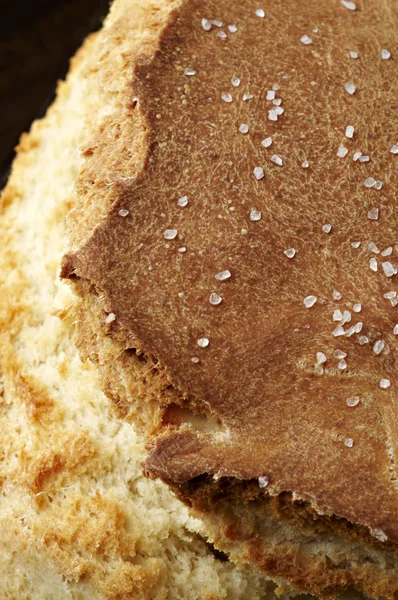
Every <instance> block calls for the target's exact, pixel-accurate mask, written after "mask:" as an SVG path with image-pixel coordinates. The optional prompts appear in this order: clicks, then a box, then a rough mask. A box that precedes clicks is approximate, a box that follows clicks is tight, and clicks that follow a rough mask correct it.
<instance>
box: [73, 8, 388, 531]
mask: <svg viewBox="0 0 398 600" xmlns="http://www.w3.org/2000/svg"><path fill="white" fill-rule="evenodd" d="M262 6H263V10H264V15H265V16H262V15H263V13H262V12H261V11H260V12H259V11H258V8H259V7H258V3H257V2H255V1H254V0H246V2H238V1H235V0H234V1H231V0H218V1H217V2H212V1H208V2H203V1H200V0H190V1H189V2H188V1H185V2H183V3H182V4H181V5H180V6H178V7H175V8H174V9H173V11H170V18H169V21H168V23H167V25H165V27H164V28H163V30H162V34H161V35H160V37H159V48H158V49H157V50H156V51H155V52H154V53H153V55H152V56H151V57H150V58H148V56H146V57H145V59H144V58H142V59H139V60H138V61H137V64H136V65H135V68H134V75H133V78H132V82H131V86H130V87H129V88H128V90H126V92H125V96H124V113H123V114H122V115H119V116H118V117H117V119H118V120H117V121H116V125H117V127H112V128H111V127H108V128H105V130H104V131H102V132H101V134H99V135H100V136H102V137H101V138H99V143H98V145H97V146H96V145H95V144H93V145H92V148H91V149H90V152H89V153H87V154H86V167H85V171H84V172H83V174H82V178H81V181H80V200H81V206H82V207H86V208H87V205H86V204H85V202H86V199H87V194H88V193H89V192H88V191H87V190H89V189H90V186H91V185H94V186H96V187H95V190H96V194H97V202H98V204H99V205H100V207H102V208H101V210H103V207H104V206H105V205H106V216H105V217H103V215H102V216H101V219H97V221H96V223H95V225H94V226H93V225H91V226H90V228H88V229H87V228H85V229H84V235H82V236H80V239H74V240H73V246H72V248H71V250H70V252H69V253H68V254H67V256H66V257H65V259H64V266H63V276H64V277H73V278H77V281H78V282H88V284H89V286H91V287H90V290H91V291H90V293H91V294H94V293H95V294H97V295H99V296H101V297H102V298H103V306H104V312H103V321H102V322H101V323H98V327H99V328H100V329H103V328H104V327H108V330H109V335H110V336H112V337H113V338H114V339H115V340H117V341H118V343H120V344H121V346H122V347H123V348H129V347H134V348H137V349H139V350H140V351H143V352H144V353H146V354H148V355H152V356H154V357H156V359H157V360H158V361H159V364H160V365H161V366H162V367H163V368H164V369H165V372H166V374H167V377H168V379H169V381H170V385H171V386H173V388H174V389H175V390H176V391H177V393H178V395H179V397H180V398H182V399H183V401H184V402H185V404H186V406H188V407H190V408H191V409H193V410H194V412H196V413H201V414H204V415H207V416H208V417H209V418H210V420H211V422H212V423H213V427H214V429H215V430H216V431H212V432H209V431H202V430H201V429H200V428H198V427H196V426H193V425H192V424H191V425H190V424H189V423H188V424H185V425H182V426H181V427H177V426H169V427H164V428H161V430H160V432H159V434H158V436H157V439H156V441H155V442H154V444H153V447H152V449H151V450H150V453H149V457H148V459H147V461H146V468H147V470H148V471H150V472H152V473H153V474H155V475H157V476H160V477H161V478H162V479H164V480H166V481H168V482H172V483H181V482H184V481H187V480H189V479H191V478H193V477H196V476H198V475H201V474H204V473H207V474H212V475H215V476H217V477H220V476H229V477H236V478H238V479H252V478H258V477H261V476H266V477H267V478H268V481H269V484H268V489H269V491H270V493H271V494H278V493H280V492H283V491H286V492H293V493H294V494H295V495H297V497H300V498H302V499H303V500H305V501H309V502H311V503H312V504H313V505H314V506H315V507H316V508H317V509H318V510H319V511H324V512H326V513H328V514H331V513H333V514H336V515H338V516H341V517H344V518H346V519H348V520H350V521H352V522H354V523H356V524H361V525H365V526H367V527H369V528H371V529H372V531H375V532H376V535H379V537H380V535H381V534H380V532H379V531H378V530H381V532H382V533H383V534H385V535H386V536H387V537H389V538H391V539H393V540H395V541H398V500H397V483H396V479H397V475H396V467H395V453H396V451H397V440H398V431H397V428H398V422H397V418H396V412H397V402H398V395H397V386H398V381H397V377H396V371H397V366H396V352H397V342H396V337H395V335H394V333H393V331H394V326H395V324H396V322H397V320H398V319H397V312H396V311H397V309H396V307H395V306H393V304H394V303H395V301H394V298H395V296H394V294H389V293H390V292H394V291H395V288H396V275H395V266H394V265H396V266H398V258H397V250H396V248H395V242H396V224H397V208H396V204H395V198H394V193H395V178H396V174H397V162H396V161H397V158H396V157H395V156H394V155H393V154H392V153H391V152H390V148H391V147H392V146H393V144H395V143H396V142H397V139H398V124H397V122H396V121H394V120H393V119H392V115H393V114H394V113H395V110H396V109H397V97H398V94H397V91H398V90H397V87H398V83H397V82H398V73H397V63H396V60H395V59H394V56H392V57H391V58H390V59H383V58H382V55H381V50H382V49H383V48H385V49H391V51H392V49H393V48H394V47H395V46H394V44H395V42H396V39H395V38H394V36H395V35H396V34H395V32H396V30H397V27H398V5H396V4H395V3H393V2H389V3H380V2H379V1H378V0H368V2H366V3H365V2H363V3H362V2H361V1H357V2H356V6H357V10H355V11H351V10H348V9H347V8H346V7H345V6H343V5H342V3H341V2H340V1H338V0H333V1H330V0H318V1H315V0H311V1H308V2H302V0H291V1H290V2H283V1H282V0H272V2H271V1H264V2H263V3H262ZM256 11H257V12H256ZM202 19H216V20H220V21H221V22H222V23H223V25H222V26H218V24H217V23H209V25H210V26H211V28H210V30H208V27H209V25H208V22H207V21H203V22H202ZM228 25H229V26H235V27H228ZM236 28H237V30H235V29H236ZM303 36H308V37H309V38H310V40H311V43H308V39H307V38H306V37H303ZM350 51H355V52H358V58H351V57H350V54H349V52H350ZM238 80H239V83H238ZM346 84H353V85H354V86H355V91H354V87H351V86H350V85H346ZM273 92H274V93H273ZM350 92H354V93H350ZM278 99H281V100H282V102H281V104H278ZM273 100H277V102H274V101H273ZM281 107H282V109H283V111H282V110H281ZM275 111H276V112H275ZM278 113H279V114H278ZM275 117H276V119H275ZM242 125H247V126H248V132H247V133H244V132H245V131H246V127H242ZM347 126H353V127H354V134H353V137H347V136H346V133H347V134H348V135H350V130H346V128H347ZM134 132H135V133H134ZM138 132H139V135H138ZM137 136H138V137H137ZM267 138H272V145H269V142H264V144H262V141H263V140H265V139H267ZM104 139H105V142H104ZM137 139H139V147H138V146H137V145H136V144H137ZM132 147H134V148H135V151H136V152H139V153H140V154H139V155H140V161H141V162H139V161H137V156H136V155H135V157H134V156H133V153H132V154H131V156H130V155H129V154H128V152H129V148H132ZM137 148H138V150H137ZM339 148H340V150H339ZM345 149H347V152H346V150H345ZM121 150H123V152H121ZM355 152H361V153H362V156H369V157H370V159H369V161H368V162H367V161H366V159H365V160H364V159H363V158H361V159H358V158H357V160H353V158H354V156H357V155H354V153H355ZM338 154H339V155H341V156H339V155H338ZM115 156H119V157H120V159H119V160H120V161H121V162H122V166H123V169H120V168H119V167H120V164H119V165H118V168H117V169H116V171H117V176H116V175H115V176H114V177H112V173H115V167H114V165H115ZM280 159H281V160H280ZM361 160H362V162H361ZM305 161H308V165H309V166H308V167H307V166H306V165H307V163H306V162H305ZM130 162H131V165H132V170H131V172H130V173H129V165H130ZM281 162H282V164H280V163H281ZM138 163H139V166H138V167H137V164H138ZM259 168H261V169H262V170H261V171H260V170H256V171H255V169H259ZM105 172H107V173H108V174H109V173H110V177H111V181H105V179H104V173H105ZM87 173H89V175H90V177H88V175H87ZM96 173H97V174H98V175H97V176H96V175H95V174H96ZM255 174H257V177H256V176H255ZM262 175H264V176H262ZM260 176H261V177H260ZM369 177H371V178H373V179H374V180H375V181H376V182H378V181H381V182H382V184H383V186H382V188H381V189H377V188H378V187H379V184H376V185H375V186H374V185H373V187H369V186H370V184H371V183H372V181H370V180H369V179H368V178H369ZM366 180H367V183H366V185H365V184H364V182H365V181H366ZM109 186H111V195H112V204H111V205H109V204H107V198H108V197H109V193H110V192H109V189H110V188H109ZM106 194H107V196H106V197H105V195H106ZM185 196H186V197H187V200H188V203H187V205H186V206H180V205H179V203H178V200H179V199H181V198H183V197H185ZM101 203H102V204H101ZM180 204H185V202H184V201H181V202H180ZM89 209H90V210H91V212H93V211H94V210H95V209H94V208H92V207H91V206H90V207H89ZM375 209H377V211H376V210H375ZM120 211H122V212H120ZM124 211H128V213H125V212H124ZM101 214H102V213H101ZM122 215H125V216H122ZM376 217H377V218H376ZM74 218H75V220H74V221H73V220H72V222H73V223H74V224H76V222H77V223H78V222H79V221H78V219H77V220H76V215H75V217H74ZM328 224H330V225H331V229H329V227H324V226H325V225H328ZM357 242H360V245H358V244H357ZM390 247H391V248H392V250H391V254H389V253H390V250H389V248H390ZM288 249H294V250H295V254H294V256H293V257H289V256H288V254H290V255H291V254H293V253H292V252H290V253H289V252H288V253H286V251H287V250H288ZM376 267H377V271H376V270H375V269H376ZM227 270H228V271H229V272H230V274H231V275H230V277H227V278H225V279H224V280H222V277H221V276H220V277H219V278H216V275H217V274H219V273H221V272H223V271H227ZM85 289H88V288H85ZM386 294H389V297H387V298H386V297H385V295H386ZM305 299H307V300H306V302H304V300H305ZM315 300H316V301H315ZM306 304H307V305H308V306H306ZM359 304H360V305H361V306H360V307H359V306H358V305H359ZM310 305H311V306H310ZM358 310H360V312H356V311H358ZM109 313H113V314H114V315H115V320H114V321H113V322H111V325H110V327H109V326H108V325H109V322H108V325H105V319H106V317H107V314H108V315H109ZM334 319H335V320H334ZM341 319H342V320H341ZM353 328H354V329H353ZM203 338H206V339H208V340H209V344H208V346H207V347H201V346H200V345H198V340H201V339H203ZM204 344H205V343H202V346H203V345H204ZM383 344H384V346H383ZM379 350H380V352H379ZM338 351H340V352H338ZM319 353H322V354H319ZM343 354H345V355H346V356H343ZM322 355H324V357H323V356H322ZM324 358H326V362H324ZM387 380H388V382H389V383H390V385H389V387H381V385H387V383H386V381H387ZM381 381H385V383H382V384H380V382H381ZM352 398H359V401H358V402H357V401H356V400H355V401H351V404H355V406H349V405H348V404H349V403H347V399H352ZM188 421H189V419H188ZM376 497H377V502H375V498H376Z"/></svg>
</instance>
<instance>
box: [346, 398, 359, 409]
mask: <svg viewBox="0 0 398 600" xmlns="http://www.w3.org/2000/svg"><path fill="white" fill-rule="evenodd" d="M359 401H360V397H359V396H351V397H350V398H347V400H346V403H347V406H350V407H354V406H358V404H359Z"/></svg>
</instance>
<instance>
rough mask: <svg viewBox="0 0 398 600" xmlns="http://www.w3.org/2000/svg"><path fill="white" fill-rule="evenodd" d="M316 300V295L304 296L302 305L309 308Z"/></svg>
mask: <svg viewBox="0 0 398 600" xmlns="http://www.w3.org/2000/svg"><path fill="white" fill-rule="evenodd" d="M316 301H317V297H316V296H307V297H306V298H304V306H305V307H306V308H311V307H312V306H314V304H315V302H316Z"/></svg>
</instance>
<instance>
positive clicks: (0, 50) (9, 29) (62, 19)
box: [0, 0, 109, 181]
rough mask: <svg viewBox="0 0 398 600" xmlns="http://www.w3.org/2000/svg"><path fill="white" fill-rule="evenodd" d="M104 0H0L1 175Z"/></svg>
mask: <svg viewBox="0 0 398 600" xmlns="http://www.w3.org/2000/svg"><path fill="white" fill-rule="evenodd" d="M108 5H109V0H30V1H29V2H28V1H19V0H14V1H12V0H11V1H10V0H7V1H5V0H0V14H1V15H2V17H1V24H0V181H1V180H3V181H4V178H5V177H6V175H7V171H8V169H9V167H10V164H11V161H12V158H13V149H14V147H15V145H16V144H17V142H18V139H19V136H20V134H21V133H22V132H23V131H26V130H28V129H29V127H30V124H31V122H32V121H33V120H34V119H35V118H36V117H38V116H42V115H43V114H44V112H45V109H46V107H47V106H48V104H49V103H50V102H51V101H52V99H53V97H54V91H55V85H56V82H57V80H58V79H60V78H63V77H64V76H65V73H66V71H67V68H68V61H69V58H70V57H71V56H72V55H73V54H74V52H75V51H76V50H77V48H78V47H79V46H80V44H81V42H82V41H83V39H84V37H85V36H86V35H87V34H88V33H90V31H94V30H95V29H98V28H99V27H100V25H101V22H102V20H103V18H104V16H105V15H106V13H107V10H108Z"/></svg>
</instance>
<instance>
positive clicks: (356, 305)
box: [352, 302, 362, 313]
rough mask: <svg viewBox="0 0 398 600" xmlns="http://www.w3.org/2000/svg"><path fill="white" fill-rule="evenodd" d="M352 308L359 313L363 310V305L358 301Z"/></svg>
mask: <svg viewBox="0 0 398 600" xmlns="http://www.w3.org/2000/svg"><path fill="white" fill-rule="evenodd" d="M352 310H353V311H354V312H356V313H359V312H361V310H362V305H361V304H360V303H359V302H358V303H357V304H354V306H353V307H352Z"/></svg>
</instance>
